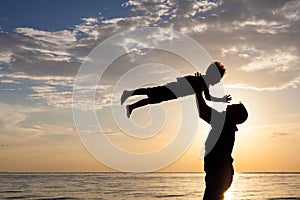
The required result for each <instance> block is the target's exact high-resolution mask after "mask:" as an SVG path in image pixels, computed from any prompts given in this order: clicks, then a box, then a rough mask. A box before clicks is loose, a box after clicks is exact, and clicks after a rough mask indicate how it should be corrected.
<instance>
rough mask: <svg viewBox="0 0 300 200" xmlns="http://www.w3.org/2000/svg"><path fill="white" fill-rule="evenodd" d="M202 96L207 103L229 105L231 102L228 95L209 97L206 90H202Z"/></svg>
mask: <svg viewBox="0 0 300 200" xmlns="http://www.w3.org/2000/svg"><path fill="white" fill-rule="evenodd" d="M204 96H205V99H206V100H208V101H214V102H225V103H229V102H230V101H231V99H232V98H231V96H230V94H229V95H225V96H224V97H221V98H219V97H214V96H211V95H210V94H209V91H208V90H204Z"/></svg>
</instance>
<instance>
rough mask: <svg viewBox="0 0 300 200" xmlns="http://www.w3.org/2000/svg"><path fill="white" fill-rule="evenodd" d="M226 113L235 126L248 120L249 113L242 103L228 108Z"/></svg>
mask: <svg viewBox="0 0 300 200" xmlns="http://www.w3.org/2000/svg"><path fill="white" fill-rule="evenodd" d="M226 112H227V115H228V116H229V117H230V118H231V120H232V121H233V123H234V124H242V123H244V122H245V121H246V120H247V118H248V112H247V110H246V108H245V106H244V104H242V103H239V104H232V105H229V106H227V110H226Z"/></svg>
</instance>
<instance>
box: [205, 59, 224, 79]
mask: <svg viewBox="0 0 300 200" xmlns="http://www.w3.org/2000/svg"><path fill="white" fill-rule="evenodd" d="M216 69H217V70H218V71H217V70H216ZM217 72H219V73H220V76H221V77H223V76H224V74H225V72H226V69H225V67H224V65H222V64H221V62H219V61H215V62H213V63H212V64H210V65H209V66H208V68H207V70H206V74H210V75H213V74H216V73H217Z"/></svg>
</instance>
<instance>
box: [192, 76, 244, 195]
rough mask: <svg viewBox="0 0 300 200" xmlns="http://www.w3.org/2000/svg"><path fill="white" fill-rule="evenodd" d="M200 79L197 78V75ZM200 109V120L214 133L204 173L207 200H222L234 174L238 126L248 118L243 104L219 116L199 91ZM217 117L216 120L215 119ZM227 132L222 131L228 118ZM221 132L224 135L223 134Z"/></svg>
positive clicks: (206, 147)
mask: <svg viewBox="0 0 300 200" xmlns="http://www.w3.org/2000/svg"><path fill="white" fill-rule="evenodd" d="M196 76H197V74H196ZM196 98H197V105H198V111H199V115H200V118H201V119H203V120H204V121H206V122H207V123H209V124H210V125H211V130H210V132H209V134H208V137H207V139H206V142H205V157H204V171H205V173H206V175H205V184H206V188H205V192H204V197H203V199H204V200H222V199H224V193H225V192H226V190H227V189H228V188H229V187H230V185H231V183H232V178H233V174H234V170H233V166H232V162H233V158H232V157H231V153H232V149H233V145H234V140H235V132H236V131H238V129H237V126H236V125H237V124H241V123H243V122H244V121H246V119H247V118H248V113H247V110H246V108H245V106H244V105H243V104H241V103H240V104H232V105H228V106H227V108H226V112H225V111H224V112H221V113H220V112H218V111H216V110H214V109H212V108H211V107H209V106H208V105H207V104H206V103H205V100H204V99H203V98H202V94H201V92H198V91H196ZM212 116H213V117H212ZM223 117H224V118H225V122H224V125H223V129H219V127H220V126H221V125H222V124H220V123H221V122H223V120H224V118H223ZM220 131H221V133H220Z"/></svg>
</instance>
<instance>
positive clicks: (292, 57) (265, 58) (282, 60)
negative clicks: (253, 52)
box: [241, 47, 300, 72]
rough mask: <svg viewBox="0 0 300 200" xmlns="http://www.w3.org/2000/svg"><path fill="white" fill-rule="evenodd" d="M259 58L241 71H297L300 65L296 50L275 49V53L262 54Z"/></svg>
mask: <svg viewBox="0 0 300 200" xmlns="http://www.w3.org/2000/svg"><path fill="white" fill-rule="evenodd" d="M261 54H262V55H260V56H259V57H256V58H254V59H252V60H251V62H250V63H249V64H247V65H245V66H242V67H241V69H242V70H244V71H250V72H251V71H258V70H263V69H270V70H273V71H275V72H276V71H279V72H283V71H288V70H295V69H297V67H298V66H299V64H300V60H299V57H298V55H297V52H295V49H294V48H292V47H291V48H290V49H287V50H280V49H275V51H274V52H268V53H261Z"/></svg>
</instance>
